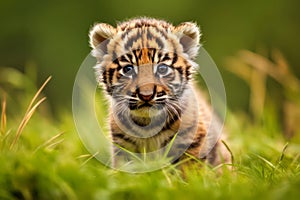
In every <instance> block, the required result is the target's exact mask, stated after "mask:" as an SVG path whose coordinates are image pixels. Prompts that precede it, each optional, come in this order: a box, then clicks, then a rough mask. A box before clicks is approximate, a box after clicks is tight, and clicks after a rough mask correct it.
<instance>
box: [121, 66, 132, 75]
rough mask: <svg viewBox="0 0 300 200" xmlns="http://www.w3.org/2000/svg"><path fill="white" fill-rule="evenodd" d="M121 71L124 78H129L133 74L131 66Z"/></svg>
mask: <svg viewBox="0 0 300 200" xmlns="http://www.w3.org/2000/svg"><path fill="white" fill-rule="evenodd" d="M122 70H123V73H124V75H126V76H131V75H132V74H134V67H133V66H132V65H126V66H125V67H123V69H122Z"/></svg>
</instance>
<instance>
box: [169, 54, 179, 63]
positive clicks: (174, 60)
mask: <svg viewBox="0 0 300 200" xmlns="http://www.w3.org/2000/svg"><path fill="white" fill-rule="evenodd" d="M177 60H178V56H177V54H174V56H173V60H172V64H171V65H174V64H175V63H176V62H177Z"/></svg>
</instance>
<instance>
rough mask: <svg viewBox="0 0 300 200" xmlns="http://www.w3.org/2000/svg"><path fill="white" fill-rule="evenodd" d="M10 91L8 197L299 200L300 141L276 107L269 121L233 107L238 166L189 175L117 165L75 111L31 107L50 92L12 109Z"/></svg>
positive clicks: (2, 153)
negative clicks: (284, 128) (82, 135)
mask: <svg viewBox="0 0 300 200" xmlns="http://www.w3.org/2000/svg"><path fill="white" fill-rule="evenodd" d="M27 95H28V94H27ZM30 95H31V97H33V96H34V94H30ZM7 96H8V97H7V98H6V99H7V101H5V98H3V97H1V98H2V107H1V111H2V115H1V127H0V128H1V129H0V130H1V133H0V199H72V200H73V199H101V200H102V199H103V200H105V199H133V200H134V199H138V200H140V199H142V200H147V199H172V200H175V199H298V197H299V195H300V190H299V188H300V158H299V157H300V145H299V144H296V143H293V142H292V141H290V142H289V143H287V141H286V140H285V139H284V138H283V136H282V135H283V134H282V133H281V130H280V128H279V126H278V125H277V120H276V119H275V118H273V117H272V113H265V114H264V123H261V124H259V123H253V122H250V120H249V118H248V117H247V116H245V115H242V114H237V113H235V114H232V113H228V115H227V122H226V124H227V129H228V132H229V133H230V134H229V138H228V142H227V144H228V146H229V147H230V149H231V151H232V152H233V156H234V163H233V165H234V168H233V170H232V171H228V170H226V169H225V170H224V173H223V175H221V176H220V175H218V173H217V170H216V169H211V168H209V167H204V168H203V169H201V170H199V171H196V172H195V171H190V172H188V173H187V175H186V178H185V179H183V178H182V177H181V176H180V175H179V174H180V173H179V171H178V170H177V169H176V168H174V167H172V166H170V167H166V168H164V169H161V170H157V171H154V172H150V173H142V174H130V173H124V172H119V171H114V170H112V169H109V168H107V167H105V166H104V165H103V164H101V163H100V162H98V161H97V160H96V159H94V158H93V157H92V156H91V155H90V154H89V152H87V151H86V149H85V148H84V147H83V145H82V143H81V141H80V139H79V137H78V135H77V132H76V130H75V127H74V124H73V119H72V114H71V113H68V112H66V113H64V114H61V116H60V119H59V120H57V119H56V120H54V119H52V118H51V117H49V115H48V114H47V112H46V111H45V110H46V106H45V105H46V103H47V101H46V102H43V103H42V104H41V105H39V107H38V109H37V110H34V111H35V112H33V113H31V114H32V115H31V116H29V114H30V113H28V112H29V109H30V106H28V105H29V104H31V108H33V107H34V106H35V105H38V104H39V103H38V102H39V100H38V99H43V98H42V97H40V98H39V97H37V98H36V99H34V101H32V100H28V101H27V100H26V102H22V105H19V107H20V110H19V111H18V112H10V110H11V109H13V108H12V107H14V105H12V104H11V103H10V99H13V98H12V96H11V95H10V94H7ZM23 104H24V105H27V106H24V105H23ZM4 108H5V109H4ZM24 116H25V117H24ZM26 117H28V118H26ZM27 119H28V120H27ZM24 120H27V121H26V124H24ZM22 121H23V125H21V126H23V127H22V130H20V124H22ZM16 138H17V139H16ZM14 141H15V142H14Z"/></svg>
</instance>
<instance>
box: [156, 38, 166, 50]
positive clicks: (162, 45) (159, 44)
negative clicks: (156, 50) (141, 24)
mask: <svg viewBox="0 0 300 200" xmlns="http://www.w3.org/2000/svg"><path fill="white" fill-rule="evenodd" d="M155 42H156V43H157V44H158V46H159V47H161V49H163V48H164V46H165V45H164V43H163V42H162V40H161V39H159V38H155Z"/></svg>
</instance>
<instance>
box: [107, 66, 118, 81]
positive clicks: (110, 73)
mask: <svg viewBox="0 0 300 200" xmlns="http://www.w3.org/2000/svg"><path fill="white" fill-rule="evenodd" d="M115 70H116V69H115V68H109V70H108V81H109V83H110V84H112V80H113V76H114V73H115Z"/></svg>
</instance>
